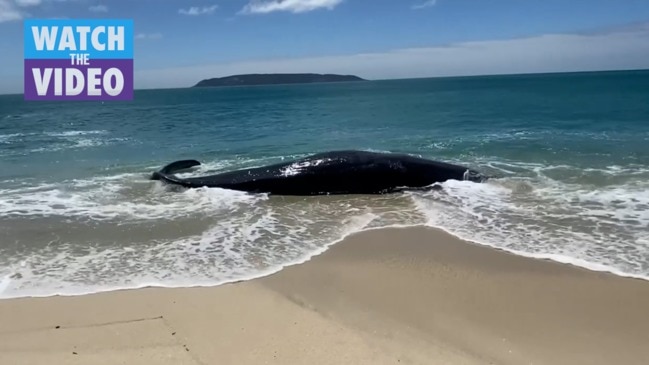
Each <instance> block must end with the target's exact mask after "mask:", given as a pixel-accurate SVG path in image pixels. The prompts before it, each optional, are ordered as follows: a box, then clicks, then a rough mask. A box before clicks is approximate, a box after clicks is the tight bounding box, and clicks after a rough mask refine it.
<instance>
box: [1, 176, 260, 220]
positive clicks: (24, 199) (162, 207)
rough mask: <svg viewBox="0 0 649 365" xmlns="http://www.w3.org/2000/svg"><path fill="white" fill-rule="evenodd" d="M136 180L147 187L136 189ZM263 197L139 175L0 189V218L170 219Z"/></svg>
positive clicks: (252, 202)
mask: <svg viewBox="0 0 649 365" xmlns="http://www.w3.org/2000/svg"><path fill="white" fill-rule="evenodd" d="M137 184H146V186H150V188H149V189H147V190H142V188H139V189H138V186H137ZM133 190H135V191H133ZM264 199H266V196H265V195H262V194H259V195H251V194H246V193H243V192H235V191H232V190H225V189H208V188H200V189H191V190H186V191H181V192H170V191H167V190H166V189H164V188H163V185H162V184H160V183H159V182H152V181H148V180H146V179H145V178H143V177H142V176H140V175H139V174H120V175H115V176H108V177H96V178H91V179H82V180H72V181H68V182H63V183H61V184H42V185H39V186H32V187H19V188H14V189H0V214H1V215H4V216H23V217H27V216H41V217H42V216H60V217H81V218H92V219H95V220H113V219H125V220H132V219H138V220H157V219H166V220H171V219H174V218H178V217H183V216H186V215H187V212H188V207H191V211H192V212H193V213H205V212H218V211H220V210H224V209H229V208H230V207H232V206H233V205H235V204H254V202H256V201H260V200H264Z"/></svg>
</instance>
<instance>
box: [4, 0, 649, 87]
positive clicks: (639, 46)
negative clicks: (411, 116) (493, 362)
mask: <svg viewBox="0 0 649 365" xmlns="http://www.w3.org/2000/svg"><path fill="white" fill-rule="evenodd" d="M27 18H126V19H133V22H134V28H135V32H134V33H135V43H134V62H135V66H134V67H135V76H134V77H135V87H136V88H137V89H142V88H167V87H188V86H192V85H194V84H195V83H196V82H198V81H200V80H201V79H204V78H211V77H222V76H228V75H231V74H238V73H265V72H316V73H341V74H355V75H358V76H360V77H363V78H367V79H391V78H415V77H435V76H463V75H483V74H509V73H534V72H565V71H594V70H618V69H620V70H621V69H649V0H216V1H215V0H0V54H1V55H2V56H1V57H0V80H2V81H1V82H0V93H21V92H22V90H23V57H24V55H23V27H22V21H23V20H24V19H27Z"/></svg>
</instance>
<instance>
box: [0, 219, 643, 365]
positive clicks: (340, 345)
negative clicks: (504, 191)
mask: <svg viewBox="0 0 649 365" xmlns="http://www.w3.org/2000/svg"><path fill="white" fill-rule="evenodd" d="M647 308H649V283H647V282H646V281H642V280H636V279H628V278H622V277H617V276H614V275H611V274H607V273H599V272H592V271H587V270H584V269H580V268H577V267H573V266H569V265H563V264H557V263H553V262H549V261H542V260H535V259H528V258H524V257H519V256H514V255H512V254H508V253H505V252H501V251H498V250H494V249H491V248H488V247H482V246H478V245H474V244H470V243H466V242H463V241H460V240H458V239H456V238H454V237H452V236H450V235H448V234H446V233H444V232H441V231H438V230H434V229H427V228H402V229H382V230H375V231H368V232H363V233H359V234H355V235H353V236H350V237H348V238H347V239H345V240H344V241H343V242H341V243H338V244H336V245H334V246H333V247H332V248H331V249H329V250H328V251H326V252H325V253H324V254H322V255H319V256H316V257H314V258H312V259H311V260H310V261H308V262H306V263H304V264H301V265H295V266H291V267H288V268H286V269H284V270H282V271H280V272H278V273H276V274H274V275H271V276H267V277H264V278H260V279H256V280H252V281H247V282H240V283H235V284H228V285H223V286H218V287H210V288H186V289H161V288H145V289H138V290H125V291H116V292H108V293H99V294H93V295H85V296H72V297H47V298H24V299H7V300H2V301H0V323H1V324H2V325H1V326H0V364H84V365H89V364H110V365H114V364H143V365H144V364H147V365H148V364H175V365H180V364H192V365H194V364H238V365H239V364H399V363H401V364H535V365H538V364H553V365H556V364H571V365H575V364H589V365H591V364H625V365H633V364H638V365H640V364H647V363H649V346H648V345H647V344H649V317H648V316H647V315H646V311H647Z"/></svg>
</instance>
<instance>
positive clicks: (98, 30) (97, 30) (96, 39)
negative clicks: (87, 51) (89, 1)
mask: <svg viewBox="0 0 649 365" xmlns="http://www.w3.org/2000/svg"><path fill="white" fill-rule="evenodd" d="M101 33H106V27H104V26H100V27H97V28H95V29H94V30H93V31H92V40H91V41H92V47H93V48H94V49H96V50H97V51H104V50H105V49H106V45H105V44H103V43H101V42H99V34H101Z"/></svg>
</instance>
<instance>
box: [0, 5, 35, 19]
mask: <svg viewBox="0 0 649 365" xmlns="http://www.w3.org/2000/svg"><path fill="white" fill-rule="evenodd" d="M40 4H41V0H0V23H4V22H11V21H16V20H20V19H23V18H24V17H25V16H26V13H25V12H23V11H22V10H21V9H20V8H26V7H32V6H37V5H40Z"/></svg>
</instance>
